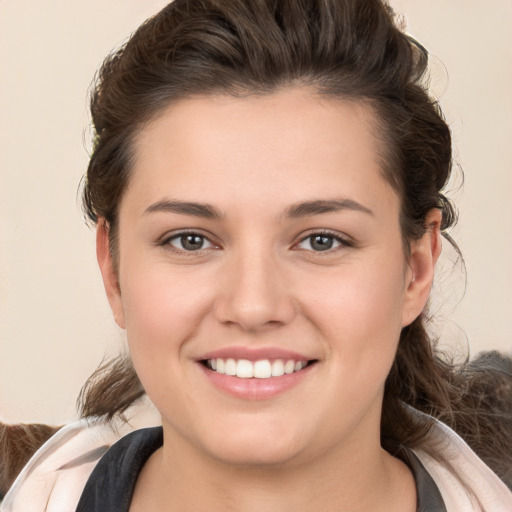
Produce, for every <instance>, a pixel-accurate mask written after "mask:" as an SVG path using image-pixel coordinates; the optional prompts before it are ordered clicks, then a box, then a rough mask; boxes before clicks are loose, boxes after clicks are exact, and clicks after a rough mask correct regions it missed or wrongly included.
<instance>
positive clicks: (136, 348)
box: [2, 0, 512, 512]
mask: <svg viewBox="0 0 512 512" xmlns="http://www.w3.org/2000/svg"><path fill="white" fill-rule="evenodd" d="M426 61H427V55H426V52H425V50H424V49H423V48H422V47H421V46H420V45H419V44H417V43H416V42H414V41H412V40H411V39H410V38H408V37H407V36H405V35H404V34H403V33H402V32H401V31H400V30H399V29H398V28H397V27H396V26H395V24H394V21H393V16H392V14H391V12H390V10H389V9H388V8H387V6H386V5H385V4H383V3H382V2H381V1H378V0H343V1H335V0H323V1H320V0H319V1H307V2H306V1H305V2H298V1H297V0H282V1H271V0H268V1H263V0H261V1H257V2H255V1H248V0H247V1H243V0H230V1H229V2H228V1H219V0H217V1H214V0H211V1H207V0H203V1H193V0H189V1H186V0H176V1H175V2H173V3H172V4H170V5H169V6H167V7H166V8H165V9H164V10H162V11H161V12H160V13H159V14H157V15H156V16H155V17H154V18H151V19H150V20H148V21H147V22H146V23H145V24H144V25H142V26H141V27H140V28H139V30H138V31H137V32H136V33H135V34H134V36H133V37H132V38H131V39H130V41H129V42H128V43H127V45H126V46H125V47H123V48H122V49H121V50H119V51H118V52H116V53H115V54H114V55H112V56H111V57H110V58H109V59H107V61H106V62H105V63H104V65H103V67H102V69H101V71H100V74H99V80H98V84H97V87H96V89H95V91H94V92H93V97H92V103H91V111H92V115H93V122H94V126H95V130H96V140H95V147H94V152H93V154H92V157H91V160H90V163H89V168H88V172H87V177H86V180H85V183H84V204H85V209H86V213H87V215H88V217H89V219H90V220H91V221H92V222H93V223H95V224H96V225H97V254H98V262H99V265H100V269H101V272H102V276H103V280H104V283H105V289H106V292H107V296H108V299H109V302H110V305H111V308H112V311H113V314H114V317H115V319H116V322H117V323H118V324H119V326H120V327H121V328H123V329H126V332H127V338H128V344H129V348H130V360H129V361H128V360H124V359H120V360H118V361H116V362H114V363H112V365H110V366H108V365H107V366H106V367H104V368H102V369H100V371H99V373H98V374H97V375H96V376H95V377H94V378H93V380H92V381H91V383H90V384H89V386H88V387H87V388H86V389H85V391H84V394H83V396H82V412H83V416H84V417H87V418H96V421H95V422H93V423H92V424H90V425H89V426H88V425H87V424H85V423H84V422H81V423H79V424H77V425H71V426H69V427H66V428H64V429H62V430H61V431H60V432H59V433H58V434H56V435H55V436H54V437H53V438H52V439H51V440H50V441H49V442H48V443H47V444H46V445H44V446H43V448H42V449H41V451H40V452H39V453H38V454H36V456H35V457H34V458H33V459H32V460H31V462H30V463H29V464H28V466H27V467H26V468H25V470H24V471H23V472H22V474H21V475H20V477H19V479H18V481H17V482H16V483H15V485H14V486H13V488H12V490H11V492H10V494H9V495H8V496H7V498H6V502H5V504H4V509H2V510H5V511H8V510H32V509H30V508H29V507H30V506H32V507H33V510H40V509H41V505H40V503H43V504H44V506H45V507H47V509H48V510H52V507H55V508H54V510H60V509H68V510H73V509H75V507H76V510H77V511H91V510H117V511H124V510H126V511H128V510H130V511H132V512H133V511H137V510H162V511H167V510H169V511H172V510H194V511H197V510H220V509H227V510H247V511H249V510H253V509H259V510H260V509H264V510H269V511H272V510H280V511H281V510H290V509H293V510H306V509H307V510H312V509H313V510H354V511H355V510H360V511H369V510H372V511H373V510H381V511H386V510H390V511H391V510H393V511H399V512H400V511H403V512H410V511H414V510H447V511H455V510H457V511H458V510H487V511H491V510H492V511H493V512H494V511H506V510H511V509H512V495H511V493H510V491H509V490H508V489H507V487H506V486H505V485H504V483H503V482H502V481H500V479H499V478H498V476H496V475H495V474H494V473H493V472H492V471H491V470H490V469H489V468H488V467H487V466H486V465H485V464H484V462H482V461H481V460H480V459H479V458H478V457H477V456H476V454H475V453H474V452H473V451H472V450H471V449H470V448H469V447H468V446H467V445H466V444H465V443H464V441H462V439H461V438H459V437H458V436H457V435H456V434H455V433H454V432H453V431H452V430H451V429H450V428H449V427H448V426H446V425H445V424H444V423H441V422H440V421H438V420H443V421H445V422H446V423H447V424H449V425H450V426H452V427H454V428H455V429H457V430H458V431H460V432H461V433H464V434H465V438H466V439H467V440H468V442H470V443H471V445H472V446H473V447H474V449H475V450H478V451H479V453H481V456H482V457H484V458H486V459H487V460H488V461H489V463H491V462H492V464H493V466H494V467H495V468H496V470H497V471H499V472H500V473H501V474H502V476H503V478H504V479H505V478H506V477H507V471H508V467H509V463H510V460H508V459H506V458H504V456H503V455H502V454H503V453H506V452H505V451H504V447H506V446H507V442H508V440H509V439H508V438H507V434H508V436H510V431H509V429H508V431H507V430H506V429H505V430H504V431H502V430H500V428H501V426H502V425H508V426H510V415H508V416H506V415H505V413H503V414H502V415H501V416H499V415H498V416H497V418H496V417H495V418H494V421H491V420H489V421H487V422H486V419H488V418H492V414H493V413H496V411H498V410H500V411H501V410H502V409H498V408H495V409H494V410H491V411H490V412H489V414H488V415H487V416H485V418H477V412H478V410H477V409H476V407H475V406H474V404H471V405H469V400H468V399H467V397H468V396H470V395H471V393H468V392H467V383H468V382H470V379H468V377H467V375H466V374H465V373H464V372H460V371H458V370H457V369H455V368H452V367H451V366H450V365H449V364H447V363H444V362H443V361H442V360H441V359H440V358H439V357H438V356H437V355H435V354H434V353H433V349H432V345H431V342H430V340H429V337H428V335H427V333H426V330H425V326H424V322H425V319H426V312H425V305H426V303H427V300H428V297H429V293H430V289H431V284H432V279H433V271H434V266H435V263H436V261H437V258H438V256H439V254H440V251H441V236H442V235H444V236H445V237H447V238H448V240H449V237H448V235H446V230H447V229H448V228H449V227H451V226H452V225H453V223H454V220H455V216H454V212H453V209H452V207H451V205H450V203H449V201H448V200H447V199H446V198H445V197H444V195H443V194H442V189H443V187H444V186H445V184H446V183H447V180H448V178H449V176H450V168H451V141H450V132H449V129H448V127H447V125H446V123H445V122H444V120H443V118H442V115H441V113H440V111H439V108H438V106H437V105H436V104H435V102H434V101H433V100H431V99H430V98H429V97H428V95H427V93H426V92H425V85H424V83H423V80H424V74H425V69H426ZM132 362H133V366H132ZM503 380H504V381H505V377H504V378H503ZM144 393H147V395H148V397H149V398H150V399H151V401H152V402H153V403H154V404H155V406H156V408H157V409H158V411H159V413H160V415H161V421H162V427H157V428H154V429H149V430H137V431H135V432H133V433H131V434H128V435H126V436H123V437H122V439H121V440H120V441H119V442H118V443H116V444H115V445H114V446H112V447H110V445H111V444H112V443H113V442H114V441H115V440H116V439H117V438H118V437H120V435H122V434H124V433H125V431H126V430H130V427H128V426H126V425H125V424H122V422H121V424H122V426H121V427H119V423H120V415H122V413H123V412H125V411H126V410H127V408H128V407H129V406H131V405H132V404H133V403H134V402H135V401H136V400H137V399H138V398H140V397H141V396H142V395H143V394H144ZM104 419H107V420H112V421H113V423H112V424H110V423H107V422H105V421H104ZM507 422H508V423H507ZM484 426H485V429H484V428H483V427H484ZM117 427H119V428H120V429H121V431H120V432H119V431H118V430H116V428H117ZM122 429H124V430H122ZM500 459H501V460H500ZM45 465H46V466H45ZM191 483H194V485H191ZM36 491H37V492H36ZM36 496H37V498H36ZM36 501H37V504H36V503H35V502H36ZM37 507H39V508H37ZM58 507H61V508H60V509H59V508H58ZM66 507H67V508H66Z"/></svg>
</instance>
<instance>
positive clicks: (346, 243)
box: [158, 230, 354, 255]
mask: <svg viewBox="0 0 512 512" xmlns="http://www.w3.org/2000/svg"><path fill="white" fill-rule="evenodd" d="M186 236H195V237H199V238H201V239H202V241H203V243H204V242H205V241H206V242H208V243H209V244H210V247H206V248H203V247H201V248H200V249H197V250H187V249H184V248H179V247H175V246H173V245H172V241H175V240H180V239H183V237H186ZM314 237H324V238H329V239H332V240H333V241H334V242H337V243H338V246H336V247H334V248H332V247H329V248H327V249H325V250H320V251H315V250H312V249H303V250H306V251H308V252H313V253H332V252H334V251H336V250H339V249H340V248H343V247H353V246H354V243H353V242H351V241H350V240H347V239H346V238H344V237H342V236H340V235H339V234H337V233H333V232H331V231H326V230H321V231H314V232H312V233H310V234H308V235H307V236H304V237H303V238H302V239H301V240H300V241H299V242H298V243H296V244H294V248H296V247H297V246H299V245H300V244H302V243H304V242H305V241H306V240H312V239H313V238H314ZM158 245H160V246H163V247H166V246H167V247H169V246H170V247H171V248H172V249H171V250H173V251H175V252H177V253H179V254H186V255H193V254H201V253H202V252H203V251H204V250H208V249H211V248H216V247H217V246H216V245H215V244H214V243H213V242H212V241H211V240H210V239H209V238H208V237H207V236H206V235H203V234H202V233H198V232H197V231H182V232H180V233H175V234H173V235H171V236H167V237H165V238H163V239H162V240H161V241H160V242H159V243H158ZM181 245H182V247H183V244H181ZM298 250H300V248H299V249H298Z"/></svg>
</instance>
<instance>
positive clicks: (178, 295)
mask: <svg viewBox="0 0 512 512" xmlns="http://www.w3.org/2000/svg"><path fill="white" fill-rule="evenodd" d="M202 281H203V282H204V280H201V279H192V278H191V277H190V276H189V275H187V272H176V273H170V272H169V269H168V268H165V266H164V267H162V266H157V265H155V266H153V268H149V269H147V268H146V269H145V268H141V267H139V268H137V266H130V272H129V273H126V275H125V276H124V279H123V276H122V281H121V283H122V297H123V305H124V313H125V318H126V331H127V335H128V343H129V345H130V350H131V351H132V355H133V356H134V358H138V357H139V356H140V354H139V352H143V356H144V357H145V358H147V359H157V358H159V357H161V356H162V354H161V352H160V351H161V350H170V349H171V350H172V351H175V350H176V349H178V350H181V347H182V345H184V344H185V343H186V342H187V340H189V339H190V338H191V337H192V336H193V334H194V332H195V329H196V328H197V324H198V319H199V318H201V317H202V316H203V315H204V314H205V311H207V310H208V308H209V304H210V303H211V291H210V290H209V289H208V287H206V286H201V282H202ZM149 347H151V350H147V349H148V348H149Z"/></svg>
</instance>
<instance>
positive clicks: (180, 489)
mask: <svg viewBox="0 0 512 512" xmlns="http://www.w3.org/2000/svg"><path fill="white" fill-rule="evenodd" d="M164 437H165V444H164V447H163V448H162V449H160V450H158V451H157V452H156V453H155V454H153V456H152V457H151V458H150V460H149V461H148V463H147V464H146V466H145V467H144V469H143V471H142V473H141V475H140V478H139V481H138V482H137V486H136V489H135V495H134V499H133V504H132V507H131V509H130V512H138V511H139V510H155V511H159V512H175V511H180V512H183V511H187V512H188V511H190V512H192V511H193V512H210V511H211V510H225V511H233V512H234V511H237V512H240V511H243V512H253V511H254V512H256V511H257V512H260V511H261V510H265V511H266V512H277V511H279V512H281V511H283V510H293V511H294V512H306V511H308V512H311V511H312V510H350V511H351V512H369V511H372V512H375V511H388V510H389V511H391V510H393V511H394V512H398V511H404V512H410V511H413V510H416V492H415V484H414V480H413V477H412V474H411V473H410V471H409V470H408V468H407V467H406V466H405V465H404V464H403V463H402V462H400V461H398V460H397V459H395V458H393V457H391V456H390V455H389V454H388V453H387V452H385V451H384V450H382V448H381V447H380V444H379V442H378V438H377V439H374V442H366V443H364V444H362V443H347V444H346V445H344V446H340V447H339V449H338V450H336V451H333V450H331V451H330V452H329V453H325V454H323V455H322V456H318V457H316V459H309V460H303V461H302V462H301V461H288V462H286V463H283V464H280V465H272V466H270V465H268V466H267V465H259V466H256V467H254V466H250V467H249V466H246V465H232V464H226V463H225V462H222V461H219V460H216V459H214V458H207V457H204V455H203V454H201V453H199V452H198V450H197V449H196V448H195V447H194V446H191V445H190V444H188V443H183V442H181V440H180V441H178V439H177V438H176V436H173V435H172V434H170V435H169V433H166V432H165V429H164Z"/></svg>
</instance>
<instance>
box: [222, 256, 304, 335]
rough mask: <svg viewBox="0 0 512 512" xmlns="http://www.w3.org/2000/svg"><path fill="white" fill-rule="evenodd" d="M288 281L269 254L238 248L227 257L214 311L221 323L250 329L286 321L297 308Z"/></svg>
mask: <svg viewBox="0 0 512 512" xmlns="http://www.w3.org/2000/svg"><path fill="white" fill-rule="evenodd" d="M289 284H290V283H287V282H286V278H285V272H283V269H282V268H280V265H279V264H278V262H277V258H276V257H274V256H273V255H272V254H269V253H268V252H266V251H264V250H258V251H254V250H252V251H251V250H246V251H243V252H242V251H241V252H240V253H239V254H237V255H233V256H232V257H231V258H230V259H229V260H228V261H226V267H225V268H224V271H223V276H222V278H221V279H220V282H219V288H218V289H219V293H218V296H217V300H216V304H215V308H214V309H215V315H216V317H217V319H218V321H220V322H221V323H224V324H231V325H237V326H239V327H240V328H241V329H243V330H245V331H252V332H256V331H260V330H266V329H270V328H273V327H277V326H281V325H286V324H288V323H290V322H291V321H292V320H293V318H294V317H295V315H296V313H297V309H298V308H297V304H296V301H294V298H293V294H292V291H291V287H290V286H289Z"/></svg>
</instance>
